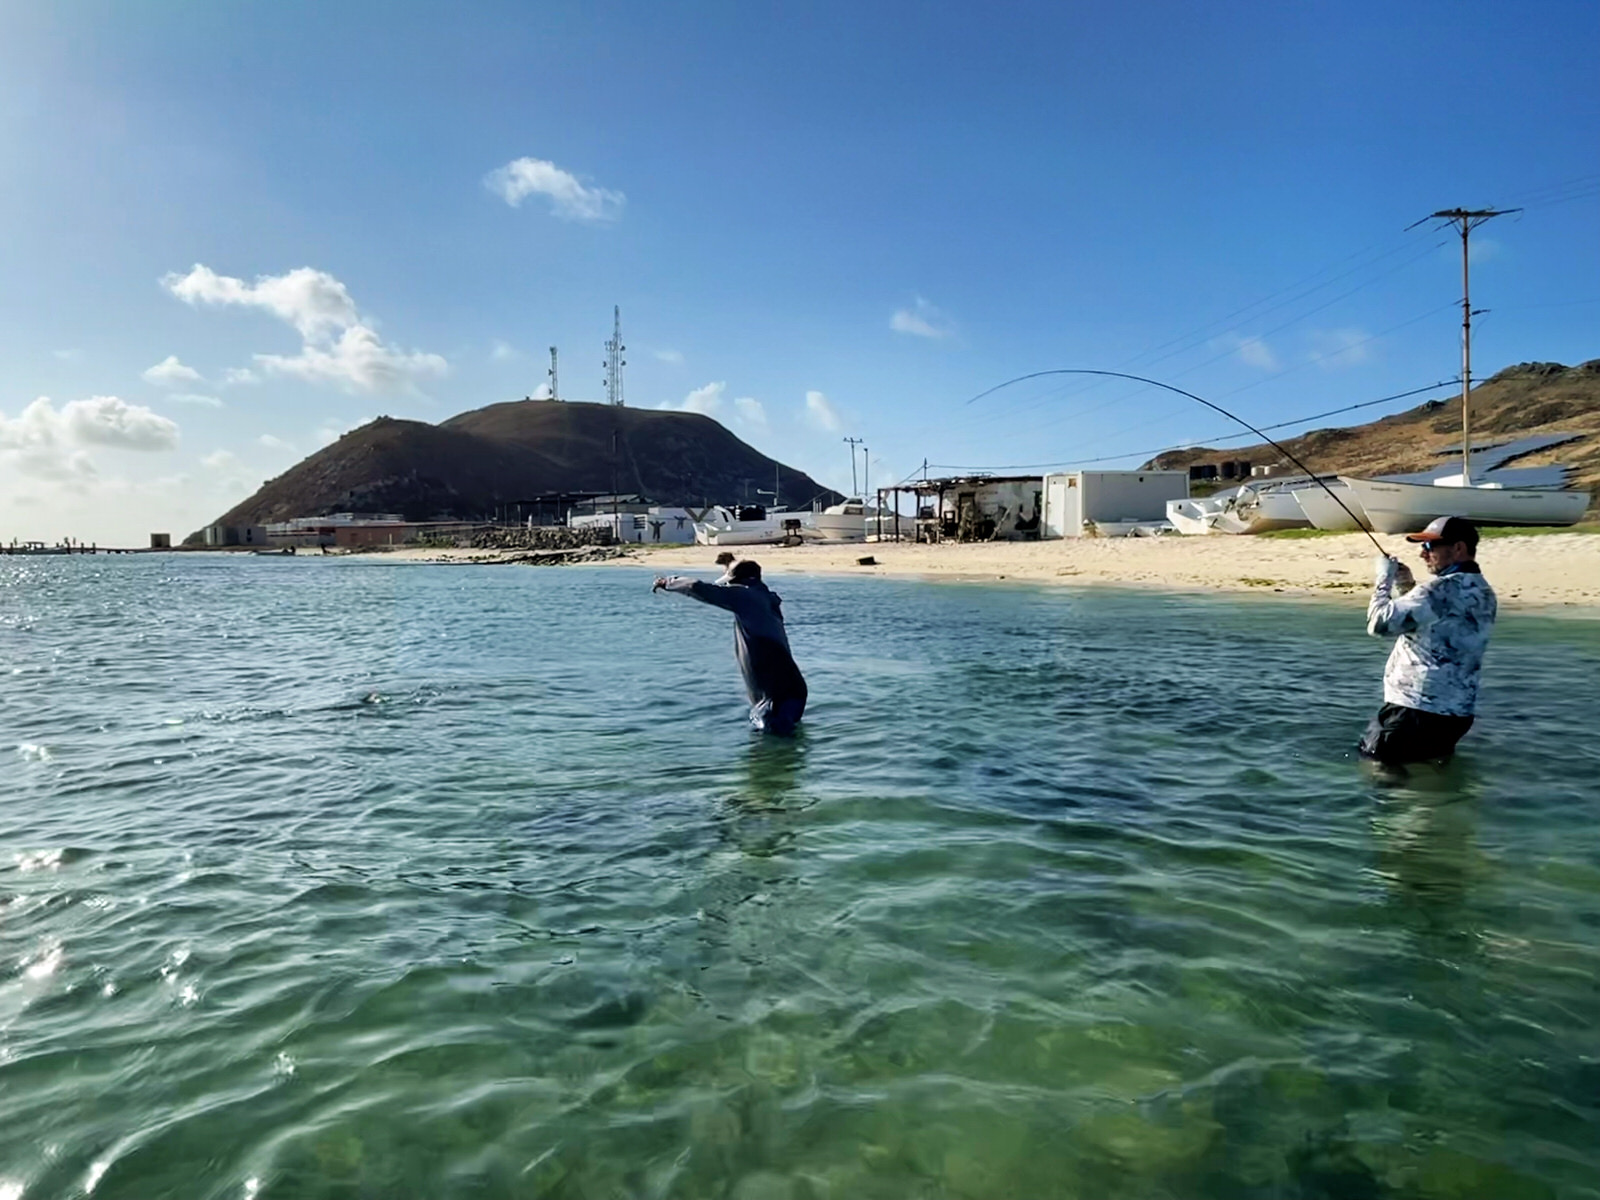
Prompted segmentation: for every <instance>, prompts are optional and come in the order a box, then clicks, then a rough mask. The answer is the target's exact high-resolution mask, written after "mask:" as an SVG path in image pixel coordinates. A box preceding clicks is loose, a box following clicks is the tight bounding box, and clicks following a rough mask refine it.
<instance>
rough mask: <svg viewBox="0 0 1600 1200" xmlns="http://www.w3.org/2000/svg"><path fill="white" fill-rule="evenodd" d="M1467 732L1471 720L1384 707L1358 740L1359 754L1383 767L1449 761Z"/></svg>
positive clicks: (1397, 706) (1417, 709)
mask: <svg viewBox="0 0 1600 1200" xmlns="http://www.w3.org/2000/svg"><path fill="white" fill-rule="evenodd" d="M1471 728H1472V718H1471V717H1446V716H1441V715H1440V714H1439V713H1431V712H1423V711H1422V710H1421V709H1420V708H1406V707H1404V706H1402V705H1399V704H1385V705H1384V706H1383V707H1382V708H1380V709H1379V710H1378V715H1377V716H1375V717H1373V718H1372V723H1371V724H1370V725H1368V726H1367V732H1366V734H1365V735H1363V737H1362V738H1361V753H1362V755H1363V756H1364V757H1366V758H1375V759H1377V760H1378V761H1379V762H1384V763H1413V762H1430V761H1432V760H1434V759H1439V758H1449V757H1450V755H1451V754H1452V753H1453V752H1454V751H1455V748H1456V743H1457V742H1459V741H1460V740H1461V737H1462V735H1463V734H1465V733H1466V732H1467V730H1469V729H1471Z"/></svg>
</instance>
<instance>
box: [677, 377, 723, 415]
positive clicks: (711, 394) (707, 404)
mask: <svg viewBox="0 0 1600 1200" xmlns="http://www.w3.org/2000/svg"><path fill="white" fill-rule="evenodd" d="M727 391H728V385H727V384H726V383H722V382H717V383H708V384H706V385H705V386H704V387H697V388H695V389H694V391H692V392H690V393H689V394H688V395H687V396H685V397H684V398H683V403H682V404H677V405H668V407H669V408H678V409H681V410H682V411H683V412H697V413H704V414H705V415H706V416H708V417H714V416H716V415H717V413H718V412H719V411H721V409H722V398H723V396H724V395H726V394H727Z"/></svg>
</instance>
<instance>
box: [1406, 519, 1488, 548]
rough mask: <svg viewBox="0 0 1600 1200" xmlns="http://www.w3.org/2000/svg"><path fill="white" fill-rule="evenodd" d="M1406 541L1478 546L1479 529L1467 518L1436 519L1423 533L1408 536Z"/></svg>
mask: <svg viewBox="0 0 1600 1200" xmlns="http://www.w3.org/2000/svg"><path fill="white" fill-rule="evenodd" d="M1406 541H1408V542H1443V543H1444V544H1445V545H1447V546H1448V545H1451V544H1452V543H1455V542H1466V543H1467V545H1469V546H1476V545H1477V544H1478V527H1477V526H1476V525H1474V524H1473V523H1472V522H1471V521H1469V520H1467V519H1466V518H1465V517H1435V518H1434V519H1433V520H1432V521H1430V522H1429V523H1428V527H1427V528H1426V529H1424V530H1422V532H1420V533H1408V534H1406Z"/></svg>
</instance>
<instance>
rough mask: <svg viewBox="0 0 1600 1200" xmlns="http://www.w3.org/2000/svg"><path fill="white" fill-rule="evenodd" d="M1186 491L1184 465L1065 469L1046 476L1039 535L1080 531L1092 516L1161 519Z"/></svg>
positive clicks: (1079, 534)
mask: <svg viewBox="0 0 1600 1200" xmlns="http://www.w3.org/2000/svg"><path fill="white" fill-rule="evenodd" d="M1188 496H1189V472H1187V471H1069V472H1066V473H1063V474H1059V475H1046V476H1045V477H1044V519H1043V521H1042V522H1041V528H1040V536H1041V537H1047V538H1059V537H1082V536H1083V535H1084V532H1085V525H1086V523H1088V522H1092V521H1152V522H1153V521H1164V520H1166V519H1167V501H1168V500H1185V499H1188Z"/></svg>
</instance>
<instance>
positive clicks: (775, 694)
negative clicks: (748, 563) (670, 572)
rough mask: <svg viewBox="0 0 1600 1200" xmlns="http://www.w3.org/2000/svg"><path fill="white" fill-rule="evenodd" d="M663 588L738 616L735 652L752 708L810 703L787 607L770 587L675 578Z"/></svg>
mask: <svg viewBox="0 0 1600 1200" xmlns="http://www.w3.org/2000/svg"><path fill="white" fill-rule="evenodd" d="M663 586H664V587H665V588H666V590H667V591H669V592H680V593H682V594H683V595H685V596H693V597H694V598H695V599H696V600H700V601H703V602H704V603H706V604H710V605H712V606H714V607H716V608H725V609H727V610H728V611H729V612H731V613H732V614H733V615H734V622H735V623H734V631H733V652H734V655H735V656H736V657H737V658H738V660H739V670H740V672H741V673H742V674H743V675H744V688H745V691H746V692H747V693H749V696H750V703H751V705H752V707H755V706H759V705H760V704H761V703H762V701H764V700H765V701H770V702H771V703H772V705H773V706H774V707H775V706H777V705H779V704H781V703H783V702H784V701H785V700H804V699H805V698H806V681H805V677H804V676H803V675H801V674H800V668H799V667H797V666H796V665H795V661H794V656H793V655H792V654H790V653H789V634H788V632H787V631H786V630H785V629H784V627H783V602H782V601H781V600H779V599H778V597H777V595H776V594H775V593H774V592H773V591H772V590H771V589H769V588H768V587H767V585H766V584H764V583H762V582H761V581H760V580H754V581H752V582H749V583H733V582H727V581H725V582H721V583H707V582H705V581H704V580H703V579H685V578H684V577H682V576H680V575H674V576H673V577H672V578H671V579H668V580H667V581H666V583H665V584H664V585H663Z"/></svg>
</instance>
